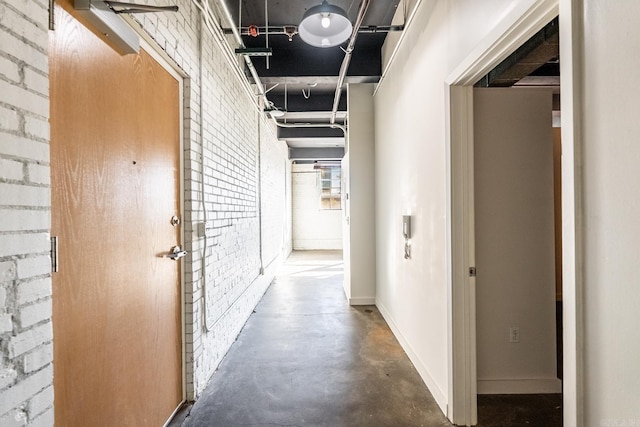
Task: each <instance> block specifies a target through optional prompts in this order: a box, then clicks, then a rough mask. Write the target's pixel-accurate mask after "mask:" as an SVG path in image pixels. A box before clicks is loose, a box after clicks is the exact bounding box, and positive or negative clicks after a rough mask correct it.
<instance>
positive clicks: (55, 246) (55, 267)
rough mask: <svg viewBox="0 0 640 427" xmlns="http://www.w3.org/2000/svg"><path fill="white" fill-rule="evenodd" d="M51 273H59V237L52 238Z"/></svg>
mask: <svg viewBox="0 0 640 427" xmlns="http://www.w3.org/2000/svg"><path fill="white" fill-rule="evenodd" d="M51 272H52V273H57V272H58V236H52V237H51Z"/></svg>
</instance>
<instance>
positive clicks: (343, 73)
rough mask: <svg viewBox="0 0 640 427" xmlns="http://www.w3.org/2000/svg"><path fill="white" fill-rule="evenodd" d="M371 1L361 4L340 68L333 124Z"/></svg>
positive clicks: (364, 0) (365, 0)
mask: <svg viewBox="0 0 640 427" xmlns="http://www.w3.org/2000/svg"><path fill="white" fill-rule="evenodd" d="M369 3H370V1H369V0H362V2H361V3H360V9H358V16H357V17H356V23H355V24H354V26H353V32H352V33H351V39H350V40H349V44H348V45H347V49H346V50H345V54H344V59H343V60H342V65H341V66H340V74H338V84H337V85H336V94H335V96H334V97H333V109H332V110H331V124H333V123H335V122H336V114H337V113H338V105H339V104H340V96H341V95H342V85H343V84H344V78H345V77H346V76H347V71H348V70H349V63H350V62H351V54H352V52H353V48H354V47H355V45H356V39H357V38H358V30H360V26H361V25H362V21H363V20H364V15H365V14H366V13H367V9H368V8H369Z"/></svg>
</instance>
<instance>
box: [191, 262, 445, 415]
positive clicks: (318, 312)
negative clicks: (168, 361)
mask: <svg viewBox="0 0 640 427" xmlns="http://www.w3.org/2000/svg"><path fill="white" fill-rule="evenodd" d="M450 425H451V424H449V423H448V422H447V420H446V418H445V416H444V415H443V414H442V412H441V411H440V409H439V408H438V406H437V405H436V403H435V401H434V400H433V398H432V397H431V394H430V393H429V391H428V390H427V388H426V387H425V385H424V383H423V381H422V379H421V378H420V377H419V376H418V373H417V372H416V370H415V368H414V367H413V365H412V364H411V362H410V361H409V359H408V358H407V356H406V354H405V353H404V351H403V350H402V348H401V347H400V345H399V344H398V342H397V341H396V339H395V337H394V336H393V334H392V333H391V330H390V329H389V327H388V326H387V324H386V323H385V321H384V320H383V319H382V317H381V316H380V313H379V312H378V310H377V309H376V308H375V307H373V306H361V307H350V306H348V305H347V303H346V300H345V297H344V292H343V290H342V260H341V253H340V252H328V251H323V252H295V253H293V254H292V256H291V257H290V258H289V260H288V261H287V263H286V265H285V268H284V269H283V271H282V274H281V275H280V276H279V277H277V278H276V280H275V281H274V283H273V284H272V285H271V287H270V288H269V290H268V291H267V293H266V294H265V296H264V298H263V299H262V301H261V302H260V304H259V305H258V306H257V307H256V310H255V313H254V314H253V315H252V316H251V317H250V318H249V320H248V322H247V324H246V326H245V327H244V330H243V331H242V333H241V334H240V336H239V337H238V340H237V341H236V343H235V344H234V345H233V346H232V348H231V350H230V351H229V353H228V354H227V356H226V357H225V359H224V361H223V362H222V364H221V365H220V368H219V370H218V371H217V372H216V374H215V375H214V376H213V378H212V380H211V382H210V384H209V385H208V387H207V389H206V390H205V391H204V393H203V394H202V395H201V396H200V398H199V399H198V401H197V402H196V403H195V405H194V406H193V408H192V409H191V411H190V414H189V415H188V416H187V418H186V419H185V422H184V426H186V427H199V426H225V427H227V426H332V427H338V426H379V427H383V426H394V427H395V426H429V427H431V426H434V427H435V426H450Z"/></svg>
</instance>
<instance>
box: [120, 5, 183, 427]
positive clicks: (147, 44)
mask: <svg viewBox="0 0 640 427" xmlns="http://www.w3.org/2000/svg"><path fill="white" fill-rule="evenodd" d="M121 16H122V18H123V19H124V21H125V22H127V23H128V24H129V26H131V28H132V29H133V30H134V31H135V32H136V33H137V34H138V35H139V36H140V48H141V49H144V50H145V52H147V53H148V54H149V56H151V57H152V58H153V59H154V60H155V61H156V62H157V63H158V64H159V65H160V66H161V67H162V68H163V69H164V70H165V71H166V72H167V73H169V74H170V75H171V76H172V77H173V78H175V79H176V80H177V81H178V111H179V120H180V126H179V130H180V135H179V150H180V164H179V169H180V176H179V179H178V181H179V188H178V192H179V201H180V212H179V216H180V218H181V219H183V221H181V227H180V237H179V239H180V241H179V245H180V247H182V248H184V244H185V240H184V236H185V232H184V228H185V227H184V212H185V209H184V208H185V200H184V187H185V182H184V180H185V177H184V147H185V145H186V142H185V140H184V138H185V135H188V134H189V133H188V132H186V130H185V122H184V80H185V79H186V78H188V75H187V73H185V72H184V70H182V69H181V68H180V67H179V66H178V64H176V62H175V61H174V60H173V59H172V58H171V57H170V56H169V54H167V52H165V51H164V50H163V49H162V48H161V47H160V46H159V45H158V43H156V42H155V41H154V40H153V38H152V37H151V36H150V35H149V34H148V33H147V32H146V31H144V29H143V28H142V27H141V26H140V24H138V23H137V21H135V20H134V19H133V18H131V17H130V16H128V15H121ZM187 259H188V258H183V260H182V261H178V262H182V265H181V268H180V327H181V331H182V332H181V337H180V341H181V346H182V348H181V354H182V366H181V368H182V401H181V402H180V404H179V405H178V406H177V407H176V408H175V410H174V411H173V413H172V414H171V416H169V418H168V419H167V421H166V422H165V424H164V426H163V427H167V426H168V425H169V424H170V422H171V420H172V419H173V418H174V417H175V415H176V414H177V413H178V411H179V410H180V408H181V407H182V404H184V403H185V402H186V401H187V372H188V371H187V347H186V343H187V341H186V338H187V330H186V329H187V328H186V307H185V291H186V290H185V283H186V281H185V277H186V270H187V266H188V264H187V261H186V260H187Z"/></svg>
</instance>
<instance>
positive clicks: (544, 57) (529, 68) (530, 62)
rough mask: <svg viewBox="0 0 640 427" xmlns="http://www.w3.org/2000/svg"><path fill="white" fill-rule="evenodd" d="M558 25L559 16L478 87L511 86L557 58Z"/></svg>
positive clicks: (480, 82)
mask: <svg viewBox="0 0 640 427" xmlns="http://www.w3.org/2000/svg"><path fill="white" fill-rule="evenodd" d="M558 27H559V23H558V18H555V19H554V20H553V21H551V22H550V23H549V24H547V25H546V26H545V27H544V28H543V29H542V30H540V31H539V32H537V33H536V34H535V35H534V36H533V37H531V38H530V39H529V40H527V41H526V42H525V43H524V44H523V45H522V46H520V48H519V49H518V50H516V51H515V52H514V53H512V54H511V55H509V56H508V57H507V59H505V60H504V61H502V62H501V63H500V64H499V65H497V66H496V67H495V68H494V69H493V70H491V71H490V72H489V74H487V75H486V76H484V77H483V78H482V79H481V80H480V81H479V82H478V83H477V84H476V87H511V86H513V85H514V84H515V83H517V82H518V81H520V80H521V79H523V78H524V77H526V76H528V75H530V74H532V73H533V72H535V71H536V70H537V69H539V68H541V67H543V66H544V65H545V64H547V63H548V62H549V61H552V60H557V59H558V58H559V54H560V46H559V37H558Z"/></svg>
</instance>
